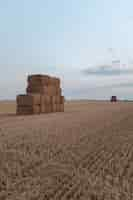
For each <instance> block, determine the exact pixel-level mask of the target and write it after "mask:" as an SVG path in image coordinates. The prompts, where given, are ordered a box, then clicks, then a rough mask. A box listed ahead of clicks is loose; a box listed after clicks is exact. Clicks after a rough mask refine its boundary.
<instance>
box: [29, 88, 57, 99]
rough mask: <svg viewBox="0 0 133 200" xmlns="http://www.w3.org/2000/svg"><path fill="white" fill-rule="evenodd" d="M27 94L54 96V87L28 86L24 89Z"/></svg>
mask: <svg viewBox="0 0 133 200" xmlns="http://www.w3.org/2000/svg"><path fill="white" fill-rule="evenodd" d="M26 92H27V94H32V93H33V94H36V93H39V94H44V95H48V96H54V95H56V88H55V87H54V86H51V85H50V86H36V87H35V86H34V87H32V86H28V87H27V89H26Z"/></svg>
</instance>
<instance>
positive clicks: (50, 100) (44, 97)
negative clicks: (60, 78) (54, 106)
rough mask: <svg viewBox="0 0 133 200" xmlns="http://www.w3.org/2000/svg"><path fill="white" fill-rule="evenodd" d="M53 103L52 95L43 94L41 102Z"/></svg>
mask: <svg viewBox="0 0 133 200" xmlns="http://www.w3.org/2000/svg"><path fill="white" fill-rule="evenodd" d="M51 103H52V97H51V96H49V95H41V104H46V105H49V104H51Z"/></svg>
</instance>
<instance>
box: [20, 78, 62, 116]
mask: <svg viewBox="0 0 133 200" xmlns="http://www.w3.org/2000/svg"><path fill="white" fill-rule="evenodd" d="M26 93H27V94H26V95H18V96H17V114H20V115H21V114H22V115H23V114H39V113H51V112H64V96H62V90H61V87H60V79H58V78H56V77H50V76H47V75H31V76H28V86H27V89H26Z"/></svg>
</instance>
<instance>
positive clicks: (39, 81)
mask: <svg viewBox="0 0 133 200" xmlns="http://www.w3.org/2000/svg"><path fill="white" fill-rule="evenodd" d="M49 79H50V77H49V76H48V75H40V74H38V75H31V76H28V84H29V85H48V84H49Z"/></svg>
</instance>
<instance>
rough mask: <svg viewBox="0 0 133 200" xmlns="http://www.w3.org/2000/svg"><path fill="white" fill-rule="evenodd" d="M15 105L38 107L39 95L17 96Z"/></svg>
mask: <svg viewBox="0 0 133 200" xmlns="http://www.w3.org/2000/svg"><path fill="white" fill-rule="evenodd" d="M17 105H20V106H32V105H40V94H28V95H18V96H17Z"/></svg>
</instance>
